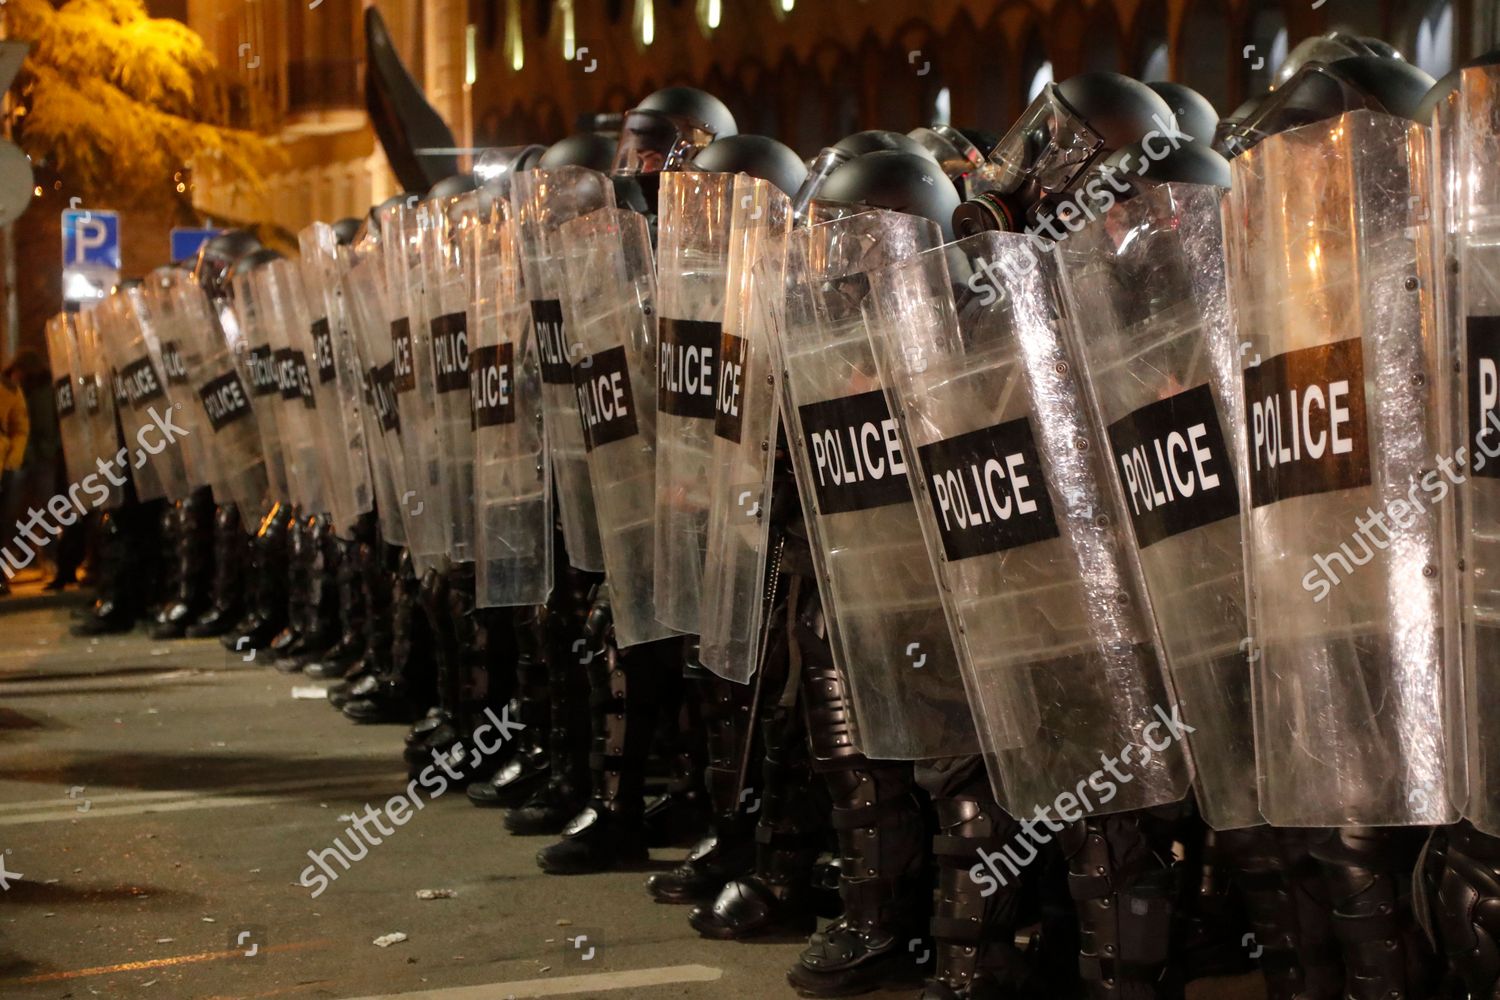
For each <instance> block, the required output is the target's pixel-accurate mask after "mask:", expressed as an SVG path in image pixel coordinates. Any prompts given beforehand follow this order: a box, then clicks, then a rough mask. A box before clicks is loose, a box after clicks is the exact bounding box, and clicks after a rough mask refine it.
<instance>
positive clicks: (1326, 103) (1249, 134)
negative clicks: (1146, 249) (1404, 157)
mask: <svg viewBox="0 0 1500 1000" xmlns="http://www.w3.org/2000/svg"><path fill="white" fill-rule="evenodd" d="M1432 85H1433V79H1432V77H1430V76H1428V75H1427V74H1426V73H1424V72H1422V71H1421V70H1420V69H1418V68H1417V67H1415V66H1413V65H1411V64H1410V63H1407V62H1402V61H1400V60H1398V59H1385V58H1381V57H1379V56H1350V57H1347V58H1344V59H1339V60H1337V61H1336V62H1332V63H1329V64H1327V65H1325V64H1323V63H1318V62H1311V63H1308V64H1306V65H1305V66H1303V67H1302V68H1301V69H1300V70H1298V71H1297V75H1296V76H1294V77H1292V78H1291V79H1290V80H1288V81H1287V82H1286V83H1285V84H1283V85H1282V86H1280V87H1277V88H1276V89H1275V90H1273V91H1272V92H1271V93H1269V94H1267V95H1266V96H1265V97H1263V98H1261V99H1260V101H1259V103H1257V104H1256V106H1255V108H1254V110H1252V111H1250V112H1249V113H1248V114H1246V115H1245V116H1244V117H1243V118H1241V119H1240V120H1239V121H1232V120H1225V121H1224V122H1221V123H1220V126H1219V130H1218V135H1216V136H1215V137H1214V148H1215V149H1216V150H1218V151H1219V152H1220V153H1222V154H1223V155H1225V156H1227V157H1230V158H1231V159H1233V158H1234V157H1236V156H1239V155H1240V154H1241V153H1243V152H1245V151H1246V150H1248V149H1251V148H1252V147H1254V146H1255V145H1256V144H1257V143H1259V142H1261V141H1262V140H1264V139H1265V138H1267V137H1268V136H1272V135H1275V134H1276V133H1278V132H1287V131H1290V130H1291V129H1294V128H1301V127H1302V126H1303V125H1311V124H1313V123H1314V122H1320V121H1326V120H1327V119H1329V118H1337V117H1338V116H1339V115H1342V114H1345V113H1347V112H1350V111H1378V112H1382V113H1385V114H1390V115H1395V116H1397V117H1400V118H1411V119H1412V120H1416V116H1417V115H1418V114H1420V113H1421V109H1422V99H1423V98H1424V97H1426V96H1427V92H1428V91H1429V90H1431V89H1432Z"/></svg>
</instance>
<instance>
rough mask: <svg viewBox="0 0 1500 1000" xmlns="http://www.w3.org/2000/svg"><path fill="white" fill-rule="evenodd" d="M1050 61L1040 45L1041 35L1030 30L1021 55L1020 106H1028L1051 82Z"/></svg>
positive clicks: (1044, 49) (1033, 29)
mask: <svg viewBox="0 0 1500 1000" xmlns="http://www.w3.org/2000/svg"><path fill="white" fill-rule="evenodd" d="M1052 78H1053V77H1052V60H1051V59H1049V58H1048V57H1047V50H1046V48H1045V47H1043V45H1042V39H1041V35H1040V34H1039V33H1038V32H1037V30H1036V29H1035V28H1032V30H1031V35H1030V37H1028V38H1027V39H1026V48H1025V49H1024V50H1023V51H1022V55H1021V92H1022V95H1023V99H1022V101H1021V106H1022V107H1025V106H1026V105H1028V104H1030V103H1031V102H1032V100H1033V99H1035V98H1036V95H1037V94H1040V93H1041V92H1042V88H1043V87H1045V86H1047V84H1049V83H1051V82H1052Z"/></svg>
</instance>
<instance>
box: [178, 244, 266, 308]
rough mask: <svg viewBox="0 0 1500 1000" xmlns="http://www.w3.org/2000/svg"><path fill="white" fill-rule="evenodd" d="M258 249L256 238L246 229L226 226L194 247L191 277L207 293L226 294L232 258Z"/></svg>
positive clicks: (232, 265)
mask: <svg viewBox="0 0 1500 1000" xmlns="http://www.w3.org/2000/svg"><path fill="white" fill-rule="evenodd" d="M258 249H260V240H259V239H257V238H256V237H255V234H254V233H252V232H250V231H249V230H248V229H226V230H225V231H224V232H222V233H216V234H214V235H213V236H210V237H209V238H208V239H207V240H206V241H205V242H204V244H203V246H201V247H199V248H198V259H197V260H196V261H194V263H193V280H194V281H196V282H198V286H199V287H200V288H202V289H203V290H204V291H206V292H207V293H208V294H209V296H210V297H212V298H218V299H222V298H224V297H226V296H227V295H228V294H229V279H230V272H231V269H232V268H233V267H234V264H235V262H236V261H238V260H239V259H240V258H242V257H244V256H245V255H246V254H248V253H251V252H252V251H255V250H258Z"/></svg>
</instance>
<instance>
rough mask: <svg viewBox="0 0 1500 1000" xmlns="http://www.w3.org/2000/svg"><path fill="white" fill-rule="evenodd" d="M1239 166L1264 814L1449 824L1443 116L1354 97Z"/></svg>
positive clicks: (1239, 322) (1237, 243)
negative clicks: (1418, 116)
mask: <svg viewBox="0 0 1500 1000" xmlns="http://www.w3.org/2000/svg"><path fill="white" fill-rule="evenodd" d="M1232 166H1233V177H1234V187H1233V189H1232V191H1231V194H1230V196H1229V198H1228V199H1227V201H1226V202H1225V207H1224V211H1225V223H1224V229H1225V244H1226V260H1227V262H1228V276H1229V289H1230V300H1231V302H1232V304H1233V307H1234V310H1235V322H1236V326H1237V327H1238V329H1239V335H1240V337H1241V338H1242V341H1243V345H1242V347H1243V351H1244V354H1243V356H1242V358H1241V365H1242V368H1243V384H1244V394H1245V407H1244V410H1243V412H1242V414H1241V420H1242V421H1243V423H1244V438H1245V442H1246V446H1247V449H1248V456H1247V466H1246V467H1247V479H1248V482H1247V484H1246V489H1247V499H1248V508H1247V510H1246V514H1245V524H1244V531H1245V538H1246V557H1247V572H1248V573H1249V579H1250V601H1251V608H1252V611H1251V620H1252V622H1255V623H1257V625H1258V626H1259V629H1260V633H1261V634H1260V635H1258V636H1257V637H1256V638H1257V647H1258V651H1259V653H1260V658H1259V660H1257V661H1256V670H1257V687H1256V705H1255V719H1256V726H1257V733H1256V738H1257V745H1258V746H1259V748H1260V762H1259V764H1260V769H1261V787H1260V807H1261V812H1262V813H1263V814H1264V815H1265V817H1266V819H1268V820H1269V821H1271V822H1272V823H1273V824H1276V825H1278V826H1343V825H1355V824H1360V825H1362V824H1370V825H1396V824H1416V823H1447V822H1451V821H1452V820H1454V819H1455V818H1457V815H1458V810H1457V808H1456V806H1455V796H1456V794H1461V793H1455V792H1453V791H1452V789H1458V788H1461V787H1462V781H1461V774H1460V773H1457V772H1460V771H1461V768H1462V759H1461V758H1462V754H1461V752H1454V749H1453V745H1452V741H1451V738H1450V734H1451V733H1452V732H1455V731H1461V730H1458V729H1456V728H1451V727H1455V726H1456V725H1457V723H1456V720H1454V719H1452V718H1450V714H1451V713H1454V712H1456V711H1457V710H1458V708H1459V705H1460V702H1459V700H1458V697H1459V693H1458V682H1459V677H1458V673H1459V672H1458V671H1457V670H1456V669H1454V665H1455V664H1456V663H1457V662H1458V647H1457V640H1458V636H1457V634H1456V633H1457V629H1456V628H1454V625H1453V623H1455V622H1456V621H1457V614H1456V612H1457V608H1456V606H1455V604H1454V601H1453V594H1452V591H1453V589H1454V587H1453V583H1452V581H1451V579H1450V577H1449V570H1451V568H1452V566H1453V563H1452V562H1451V559H1452V553H1451V548H1452V540H1451V538H1450V537H1449V535H1448V533H1447V530H1446V526H1447V522H1448V518H1449V517H1450V516H1451V513H1452V508H1451V504H1449V503H1448V502H1446V501H1447V499H1448V497H1447V494H1448V492H1449V491H1450V490H1451V488H1452V487H1451V484H1450V483H1449V481H1448V477H1447V474H1446V473H1445V472H1444V470H1443V469H1441V468H1439V467H1437V466H1438V465H1439V463H1440V460H1441V459H1443V458H1445V457H1446V456H1443V455H1441V454H1440V453H1439V451H1440V447H1441V440H1440V435H1439V434H1438V432H1437V427H1436V424H1437V421H1436V417H1435V407H1434V406H1433V398H1432V394H1433V392H1434V391H1435V389H1434V387H1435V386H1436V385H1437V384H1438V379H1437V377H1436V375H1437V373H1436V370H1435V362H1436V358H1437V353H1438V352H1437V351H1436V331H1435V330H1434V329H1433V304H1432V301H1431V296H1432V295H1433V294H1434V290H1435V287H1436V286H1435V284H1434V281H1435V276H1434V275H1433V274H1432V273H1431V272H1432V268H1431V253H1430V246H1431V232H1430V226H1431V221H1430V218H1428V217H1427V213H1426V206H1427V204H1428V191H1427V188H1428V178H1427V170H1428V164H1427V162H1426V143H1425V136H1424V133H1423V132H1422V130H1421V129H1420V128H1419V127H1418V126H1415V125H1412V124H1411V123H1410V122H1406V121H1403V120H1399V119H1396V118H1391V117H1387V116H1384V115H1379V114H1373V113H1370V112H1354V113H1351V114H1346V115H1344V116H1342V117H1341V118H1338V119H1336V120H1333V121H1329V122H1324V123H1320V124H1318V125H1311V126H1307V127H1305V128H1301V129H1297V130H1295V131H1292V132H1286V133H1283V134H1280V135H1276V136H1272V137H1270V138H1268V139H1266V140H1265V141H1263V142H1261V143H1259V144H1258V145H1256V146H1255V148H1254V149H1252V150H1250V151H1249V152H1248V153H1245V154H1243V155H1241V156H1240V157H1238V158H1237V159H1235V160H1234V161H1233V164H1232ZM1377 528H1378V530H1377Z"/></svg>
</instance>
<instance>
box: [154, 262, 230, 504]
mask: <svg viewBox="0 0 1500 1000" xmlns="http://www.w3.org/2000/svg"><path fill="white" fill-rule="evenodd" d="M183 285H186V286H188V289H189V290H190V292H192V293H196V298H193V297H191V296H183V295H175V294H173V292H174V290H175V289H176V288H178V287H179V286H183ZM145 297H146V300H147V302H148V303H149V305H150V307H151V311H152V313H153V315H155V316H156V320H157V322H156V327H157V332H158V335H159V337H160V344H159V347H160V362H161V369H162V373H163V375H165V377H166V381H167V396H168V398H170V399H171V401H172V406H173V408H174V409H175V410H176V411H177V417H176V419H177V422H178V423H180V424H182V426H183V429H184V430H185V431H186V432H187V433H186V435H185V436H184V437H183V439H182V448H183V451H184V453H185V458H186V460H187V470H188V473H189V479H190V481H191V485H193V486H194V487H199V486H209V487H212V488H213V490H214V491H215V492H216V493H217V494H218V495H219V496H220V497H224V496H226V495H227V493H228V484H227V482H226V480H225V478H224V473H223V470H222V469H221V467H220V461H219V459H220V457H221V456H220V453H219V450H218V449H217V448H216V447H214V441H213V433H212V431H211V430H210V429H209V426H208V422H207V420H205V419H204V417H203V407H202V405H201V403H200V402H199V400H198V397H197V393H196V392H194V390H193V380H192V374H191V372H192V370H193V368H194V367H195V366H196V365H197V364H198V360H199V359H198V358H197V349H198V338H197V336H196V333H197V330H196V329H195V327H201V326H202V324H204V323H205V322H208V299H207V298H206V297H205V296H204V294H203V291H202V289H201V287H200V286H199V285H198V283H197V282H195V281H194V280H193V277H192V275H191V274H190V273H188V272H187V271H184V270H182V269H180V268H162V269H159V270H157V271H154V272H152V273H151V275H149V276H148V277H147V278H146V285H145Z"/></svg>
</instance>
